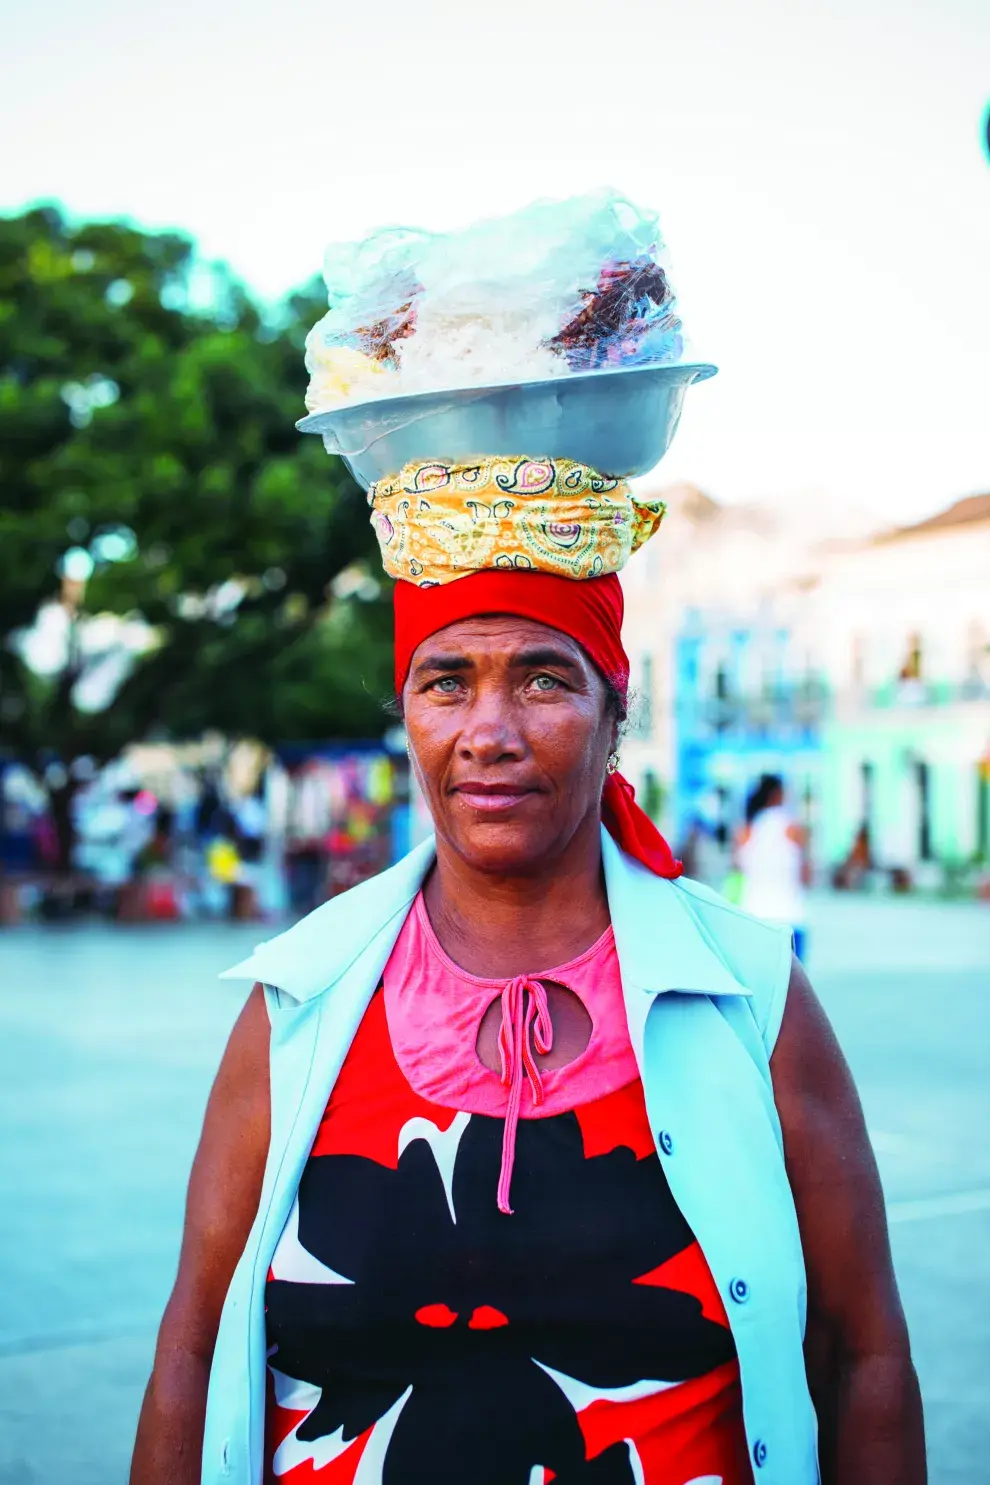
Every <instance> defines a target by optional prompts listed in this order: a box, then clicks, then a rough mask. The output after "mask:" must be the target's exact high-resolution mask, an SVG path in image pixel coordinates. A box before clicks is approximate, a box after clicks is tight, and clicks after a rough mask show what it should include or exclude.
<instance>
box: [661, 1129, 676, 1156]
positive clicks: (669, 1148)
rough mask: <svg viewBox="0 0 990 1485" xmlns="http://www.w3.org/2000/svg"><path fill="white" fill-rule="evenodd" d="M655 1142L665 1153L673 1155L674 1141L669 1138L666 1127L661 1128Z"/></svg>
mask: <svg viewBox="0 0 990 1485" xmlns="http://www.w3.org/2000/svg"><path fill="white" fill-rule="evenodd" d="M657 1144H658V1145H659V1146H660V1148H661V1150H662V1151H663V1153H664V1154H665V1155H673V1153H674V1141H673V1140H672V1139H671V1137H670V1135H669V1133H668V1132H667V1130H666V1129H661V1131H660V1133H659V1134H658V1135H657Z"/></svg>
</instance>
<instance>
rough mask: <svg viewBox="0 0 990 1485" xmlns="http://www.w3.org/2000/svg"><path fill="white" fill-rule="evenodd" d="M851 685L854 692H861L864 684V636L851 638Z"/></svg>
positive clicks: (855, 635)
mask: <svg viewBox="0 0 990 1485" xmlns="http://www.w3.org/2000/svg"><path fill="white" fill-rule="evenodd" d="M852 683H853V690H854V691H861V690H862V688H863V686H864V685H865V684H866V636H865V634H854V635H853V637H852Z"/></svg>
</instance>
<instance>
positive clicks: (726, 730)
mask: <svg viewBox="0 0 990 1485" xmlns="http://www.w3.org/2000/svg"><path fill="white" fill-rule="evenodd" d="M673 680H674V685H673V711H674V718H673V723H674V725H673V733H674V739H673V740H674V787H673V798H672V800H671V814H672V817H673V826H674V832H675V839H677V840H679V841H680V840H684V839H686V838H687V836H688V834H689V833H690V831H691V829H692V826H693V824H694V822H695V821H696V820H697V819H699V818H700V819H702V820H704V821H706V822H707V823H708V824H709V826H711V825H714V826H715V827H716V828H717V829H718V831H719V834H720V836H722V837H723V838H724V839H726V840H727V839H728V838H729V837H730V836H731V833H732V831H733V830H734V829H735V827H736V825H737V824H738V823H739V821H740V820H741V819H742V816H743V810H744V806H745V799H746V794H747V792H748V790H749V789H750V787H751V786H752V784H753V783H754V781H755V780H756V779H757V778H759V776H760V774H762V773H776V774H780V775H781V776H782V778H783V779H784V781H785V785H786V787H787V792H788V797H789V800H790V805H791V809H792V810H793V812H794V814H795V815H796V816H797V818H799V819H800V820H801V821H802V822H803V823H804V824H806V825H807V826H808V827H809V829H810V831H811V833H812V841H814V839H815V834H816V831H815V827H816V824H817V823H818V807H819V800H820V797H821V777H822V746H823V732H824V722H825V711H826V708H825V699H826V688H825V686H824V684H823V682H822V680H821V678H820V677H819V676H818V675H817V674H816V673H815V671H814V670H813V668H812V664H811V658H810V655H808V654H805V653H802V650H801V646H800V644H799V643H798V641H797V640H796V637H795V635H794V634H793V633H792V632H791V631H790V630H789V629H787V628H785V627H781V626H780V625H779V624H778V623H776V622H774V620H773V618H772V616H768V617H758V618H756V619H754V620H748V621H735V620H733V619H731V618H727V617H726V616H725V615H724V614H713V613H706V612H704V611H702V610H699V609H692V610H689V611H688V612H687V614H686V615H685V619H684V623H683V625H682V627H681V629H680V631H679V632H678V633H677V634H676V635H675V638H674V677H673Z"/></svg>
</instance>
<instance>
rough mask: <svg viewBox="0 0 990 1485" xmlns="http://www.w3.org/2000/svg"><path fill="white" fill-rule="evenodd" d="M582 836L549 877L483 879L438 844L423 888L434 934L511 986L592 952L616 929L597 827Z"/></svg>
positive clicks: (466, 965)
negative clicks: (514, 979) (612, 923)
mask: <svg viewBox="0 0 990 1485" xmlns="http://www.w3.org/2000/svg"><path fill="white" fill-rule="evenodd" d="M591 825H592V828H591V829H588V830H581V831H579V832H577V835H576V837H575V839H574V840H572V841H571V842H570V844H569V846H568V849H567V850H566V851H565V853H564V854H563V855H562V856H561V857H559V858H557V859H556V860H554V861H553V862H551V863H549V864H548V866H547V869H546V871H545V872H537V873H532V874H528V875H526V876H518V875H506V876H495V875H493V874H491V873H489V872H482V871H478V870H477V869H475V868H474V867H472V866H470V865H469V864H468V863H467V862H465V861H464V860H463V859H462V858H461V857H459V856H457V855H456V854H455V853H454V852H453V851H451V850H450V848H449V847H448V846H447V845H446V844H445V842H444V841H443V840H441V839H439V838H438V840H437V863H436V867H435V868H434V870H433V871H432V872H431V874H430V876H429V877H428V879H427V881H426V884H425V886H424V888H423V895H424V897H425V900H426V907H427V911H428V912H429V915H430V922H431V923H432V924H433V928H434V931H435V933H436V935H437V937H438V939H439V940H440V942H441V944H442V945H443V948H444V950H445V951H446V953H447V954H449V955H450V957H451V959H453V961H454V963H455V964H459V965H460V966H461V968H462V969H465V970H467V972H468V973H469V974H474V975H481V976H484V977H485V978H489V979H503V978H504V979H510V978H512V977H513V976H515V975H522V974H534V973H536V972H538V971H539V970H543V969H552V968H553V967H554V965H557V964H566V963H567V961H568V960H570V959H573V958H574V957H575V956H576V955H578V954H581V953H583V952H584V950H585V949H587V948H590V946H591V945H592V944H593V943H594V942H595V940H596V939H599V938H600V937H601V936H602V934H603V933H604V932H605V929H606V928H607V927H608V925H609V921H610V919H609V911H608V899H607V897H606V895H605V882H604V878H603V875H602V866H601V836H600V827H599V824H598V821H597V820H594V821H592V822H591Z"/></svg>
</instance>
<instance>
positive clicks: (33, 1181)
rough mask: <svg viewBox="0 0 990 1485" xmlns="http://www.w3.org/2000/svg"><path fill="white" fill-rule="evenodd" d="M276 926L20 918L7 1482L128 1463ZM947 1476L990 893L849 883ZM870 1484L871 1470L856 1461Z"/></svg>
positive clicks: (967, 1440)
mask: <svg viewBox="0 0 990 1485" xmlns="http://www.w3.org/2000/svg"><path fill="white" fill-rule="evenodd" d="M262 936H264V935H263V934H262V933H259V931H258V930H257V929H252V928H238V927H203V928H197V927H194V928H178V929H173V928H127V929H125V928H105V927H80V928H66V929H61V928H45V929H40V928H39V929H35V928H26V929H21V930H16V931H12V932H8V933H5V934H4V935H3V937H2V938H0V960H2V963H3V974H2V976H0V1120H2V1129H3V1139H2V1140H0V1192H2V1200H0V1274H2V1275H3V1284H2V1290H0V1293H2V1304H0V1485H69V1482H71V1485H123V1482H124V1481H126V1478H127V1462H128V1458H129V1453H130V1447H131V1442H132V1439H133V1432H134V1425H135V1420H136V1416H137V1411H138V1407H139V1405H140V1399H141V1393H142V1390H143V1387H144V1383H145V1380H146V1377H147V1373H148V1369H149V1365H150V1361H151V1353H152V1347H153V1342H154V1333H155V1327H156V1323H157V1319H158V1316H159V1314H160V1311H161V1308H162V1305H163V1303H164V1300H165V1297H166V1295H167V1292H168V1289H169V1285H170V1283H171V1279H172V1275H173V1272H174V1267H175V1260H176V1253H177V1246H178V1238H179V1230H180V1224H181V1218H182V1201H183V1192H184V1187H185V1180H186V1176H187V1173H188V1168H189V1162H190V1160H191V1157H192V1153H193V1149H194V1147H195V1142H196V1137H197V1132H198V1128H199V1124H200V1121H201V1118H202V1113H203V1107H204V1103H205V1100H206V1095H207V1092H208V1089H209V1083H210V1079H211V1076H212V1072H213V1070H214V1068H215V1066H216V1063H217V1061H218V1059H219V1056H220V1052H221V1049H222V1047H223V1044H224V1041H225V1038H226V1036H227V1033H228V1031H229V1028H230V1026H231V1023H232V1022H233V1020H234V1017H235V1016H236V1014H237V1010H238V1008H239V1005H240V1002H241V999H242V997H243V994H244V988H243V987H241V986H238V985H236V984H229V983H226V982H223V983H221V982H219V981H217V980H216V979H215V974H216V972H217V971H219V970H220V969H222V968H224V967H225V966H226V965H228V964H231V963H233V962H234V961H235V960H237V959H239V958H240V957H242V956H243V954H244V953H246V952H247V950H248V949H249V948H250V947H251V945H252V944H253V942H254V941H255V939H257V938H259V937H262ZM811 970H812V976H813V978H814V979H815V981H816V983H817V985H818V988H819V990H820V992H821V994H822V997H823V999H824V1001H825V1004H826V1006H827V1008H828V1011H829V1013H830V1015H831V1016H832V1019H833V1021H834V1023H835V1026H836V1029H837V1031H838V1033H839V1037H840V1039H841V1041H842V1043H843V1046H844V1047H845V1049H846V1053H847V1055H848V1057H849V1059H850V1062H851V1063H852V1066H853V1070H854V1072H855V1074H856V1077H857V1079H858V1082H859V1086H860V1089H861V1091H862V1095H863V1099H864V1103H865V1105H866V1110H867V1118H868V1122H869V1125H870V1129H871V1134H872V1137H873V1141H874V1145H875V1148H876V1150H877V1154H878V1157H879V1160H880V1165H881V1169H882V1173H883V1178H884V1183H885V1187H886V1191H887V1197H888V1204H889V1215H890V1220H891V1236H892V1241H893V1246H894V1255H895V1261H896V1265H897V1271H898V1275H899V1278H900V1283H901V1288H902V1292H903V1295H904V1300H905V1304H906V1307H907V1311H908V1318H909V1321H910V1324H911V1330H912V1335H913V1338H914V1345H915V1352H916V1358H917V1363H918V1369H919V1372H920V1375H921V1381H922V1388H923V1391H924V1395H925V1403H926V1414H927V1423H928V1434H929V1441H930V1460H931V1479H932V1481H933V1482H934V1485H982V1482H990V1141H988V1138H987V1135H988V1131H990V908H987V907H979V906H976V905H967V904H959V905H956V904H925V903H921V904H918V903H912V902H903V901H898V902H887V901H875V900H849V899H846V900H841V899H837V898H825V899H822V900H820V901H819V902H818V903H817V904H816V906H815V913H814V922H813V929H812V951H811ZM850 1485H852V1482H850Z"/></svg>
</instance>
